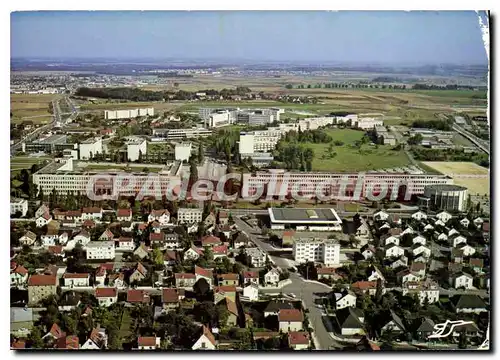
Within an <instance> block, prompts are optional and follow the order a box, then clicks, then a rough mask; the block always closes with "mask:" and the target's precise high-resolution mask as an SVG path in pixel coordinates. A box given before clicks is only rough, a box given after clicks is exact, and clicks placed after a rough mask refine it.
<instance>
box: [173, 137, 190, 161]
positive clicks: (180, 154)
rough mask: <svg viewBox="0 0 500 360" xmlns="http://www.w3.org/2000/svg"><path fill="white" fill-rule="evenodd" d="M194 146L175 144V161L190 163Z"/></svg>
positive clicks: (188, 143) (186, 143)
mask: <svg viewBox="0 0 500 360" xmlns="http://www.w3.org/2000/svg"><path fill="white" fill-rule="evenodd" d="M191 150H192V144H191V143H190V142H185V143H180V144H175V160H178V161H188V160H189V158H190V157H191Z"/></svg>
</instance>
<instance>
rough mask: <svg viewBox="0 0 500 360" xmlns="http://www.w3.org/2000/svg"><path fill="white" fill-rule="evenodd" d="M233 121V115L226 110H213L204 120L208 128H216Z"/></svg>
mask: <svg viewBox="0 0 500 360" xmlns="http://www.w3.org/2000/svg"><path fill="white" fill-rule="evenodd" d="M233 122H234V115H233V114H232V113H231V112H230V111H228V110H220V111H217V112H213V113H211V114H210V115H209V117H208V119H206V120H205V126H206V127H208V128H217V127H222V126H227V125H231V124H232V123H233Z"/></svg>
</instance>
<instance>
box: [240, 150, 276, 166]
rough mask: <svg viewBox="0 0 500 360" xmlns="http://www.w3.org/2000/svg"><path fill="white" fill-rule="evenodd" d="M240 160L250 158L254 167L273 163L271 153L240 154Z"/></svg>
mask: <svg viewBox="0 0 500 360" xmlns="http://www.w3.org/2000/svg"><path fill="white" fill-rule="evenodd" d="M240 157H241V159H242V160H245V159H248V158H250V159H251V160H252V165H254V166H255V167H262V166H269V165H271V163H272V162H273V161H274V156H273V154H272V153H265V152H255V153H250V154H245V153H240Z"/></svg>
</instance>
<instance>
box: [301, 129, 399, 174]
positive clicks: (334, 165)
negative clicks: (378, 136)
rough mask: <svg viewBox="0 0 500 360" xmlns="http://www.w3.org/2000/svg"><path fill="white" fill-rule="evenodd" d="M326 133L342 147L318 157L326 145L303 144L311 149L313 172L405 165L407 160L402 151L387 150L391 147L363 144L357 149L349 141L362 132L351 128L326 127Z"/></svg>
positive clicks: (353, 141)
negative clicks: (328, 155)
mask: <svg viewBox="0 0 500 360" xmlns="http://www.w3.org/2000/svg"><path fill="white" fill-rule="evenodd" d="M327 133H328V135H330V136H331V137H332V138H333V141H336V140H340V141H342V142H343V143H344V145H342V146H334V151H335V153H336V154H337V155H336V156H335V157H333V158H322V156H323V154H327V153H328V151H327V149H328V147H329V144H313V143H304V146H307V147H310V148H312V149H313V151H314V154H315V156H314V160H313V164H312V166H313V170H314V171H335V172H337V171H338V172H353V171H367V170H377V169H387V168H394V167H402V166H406V165H409V160H408V157H407V156H406V154H405V153H404V151H402V150H400V151H394V150H391V148H392V146H384V145H379V146H378V147H377V146H373V145H366V144H365V145H363V146H362V147H361V148H354V147H353V144H354V143H355V142H356V141H358V140H361V138H362V137H363V135H364V132H363V131H357V130H351V129H328V130H327Z"/></svg>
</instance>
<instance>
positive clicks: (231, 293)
mask: <svg viewBox="0 0 500 360" xmlns="http://www.w3.org/2000/svg"><path fill="white" fill-rule="evenodd" d="M223 299H230V300H231V301H236V286H234V285H222V286H215V287H214V303H216V304H218V303H219V302H220V301H221V300H223Z"/></svg>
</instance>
